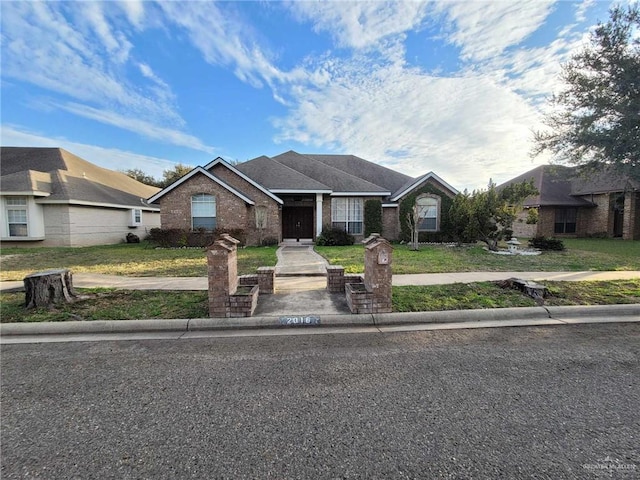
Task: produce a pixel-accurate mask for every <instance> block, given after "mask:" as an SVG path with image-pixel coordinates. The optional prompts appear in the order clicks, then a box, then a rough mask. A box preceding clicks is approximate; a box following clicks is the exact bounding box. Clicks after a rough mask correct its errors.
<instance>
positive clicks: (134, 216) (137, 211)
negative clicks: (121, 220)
mask: <svg viewBox="0 0 640 480" xmlns="http://www.w3.org/2000/svg"><path fill="white" fill-rule="evenodd" d="M140 225H142V209H141V208H132V209H131V221H130V222H129V226H130V227H139V226H140Z"/></svg>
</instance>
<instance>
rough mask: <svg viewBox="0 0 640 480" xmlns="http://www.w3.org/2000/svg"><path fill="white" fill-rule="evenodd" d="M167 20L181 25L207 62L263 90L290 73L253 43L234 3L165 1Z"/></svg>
mask: <svg viewBox="0 0 640 480" xmlns="http://www.w3.org/2000/svg"><path fill="white" fill-rule="evenodd" d="M160 6H161V8H162V9H163V11H164V15H165V21H166V22H167V23H173V24H175V25H178V26H180V27H181V28H182V29H184V30H185V31H186V32H187V35H188V36H189V39H190V41H191V43H192V44H193V45H194V46H195V47H196V48H197V49H198V50H199V51H200V52H201V53H202V55H203V57H204V59H205V61H207V62H208V63H210V64H212V65H221V66H224V67H228V68H230V69H232V70H233V72H234V73H235V75H236V76H237V77H238V78H239V79H240V80H242V81H243V82H246V83H249V84H250V85H252V86H254V87H256V88H261V87H262V86H263V82H266V83H267V84H269V85H273V84H274V82H276V81H279V80H283V79H284V78H285V77H286V76H287V74H285V73H284V72H282V71H280V70H279V69H278V68H276V67H275V66H274V65H273V63H272V62H271V61H270V60H269V58H268V54H267V52H265V51H264V50H263V48H261V47H260V46H259V45H258V44H257V42H256V41H255V40H254V34H253V31H252V28H251V27H250V25H249V24H247V23H246V22H244V21H242V20H241V19H240V18H238V16H237V14H236V12H235V10H234V9H233V4H226V5H225V6H222V5H221V4H220V3H217V2H162V3H160Z"/></svg>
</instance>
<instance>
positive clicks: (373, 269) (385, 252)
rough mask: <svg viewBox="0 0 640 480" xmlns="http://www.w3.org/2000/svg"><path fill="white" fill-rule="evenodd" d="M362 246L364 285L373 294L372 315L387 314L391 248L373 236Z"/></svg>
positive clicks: (390, 276)
mask: <svg viewBox="0 0 640 480" xmlns="http://www.w3.org/2000/svg"><path fill="white" fill-rule="evenodd" d="M363 243H364V244H365V246H364V285H365V287H366V289H367V290H368V291H369V292H371V293H372V294H373V300H372V301H373V305H372V308H371V312H372V313H389V312H391V310H392V306H391V293H392V292H391V280H392V274H391V263H392V259H393V247H392V246H391V244H390V243H389V242H388V241H387V240H385V239H384V238H382V237H380V235H378V234H373V235H371V236H370V237H369V238H367V239H366V240H364V241H363Z"/></svg>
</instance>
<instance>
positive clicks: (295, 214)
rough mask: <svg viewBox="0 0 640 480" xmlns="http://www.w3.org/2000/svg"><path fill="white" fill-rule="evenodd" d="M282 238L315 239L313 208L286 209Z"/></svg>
mask: <svg viewBox="0 0 640 480" xmlns="http://www.w3.org/2000/svg"><path fill="white" fill-rule="evenodd" d="M282 238H295V239H297V240H299V239H301V238H313V207H284V208H283V209H282Z"/></svg>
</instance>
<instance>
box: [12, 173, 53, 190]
mask: <svg viewBox="0 0 640 480" xmlns="http://www.w3.org/2000/svg"><path fill="white" fill-rule="evenodd" d="M3 173H4V172H3ZM51 190H52V185H51V174H49V173H46V172H36V171H34V170H24V171H22V172H15V173H11V174H9V175H2V176H0V191H2V192H3V193H5V194H7V193H24V192H34V193H38V194H42V195H49V194H50V193H51Z"/></svg>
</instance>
